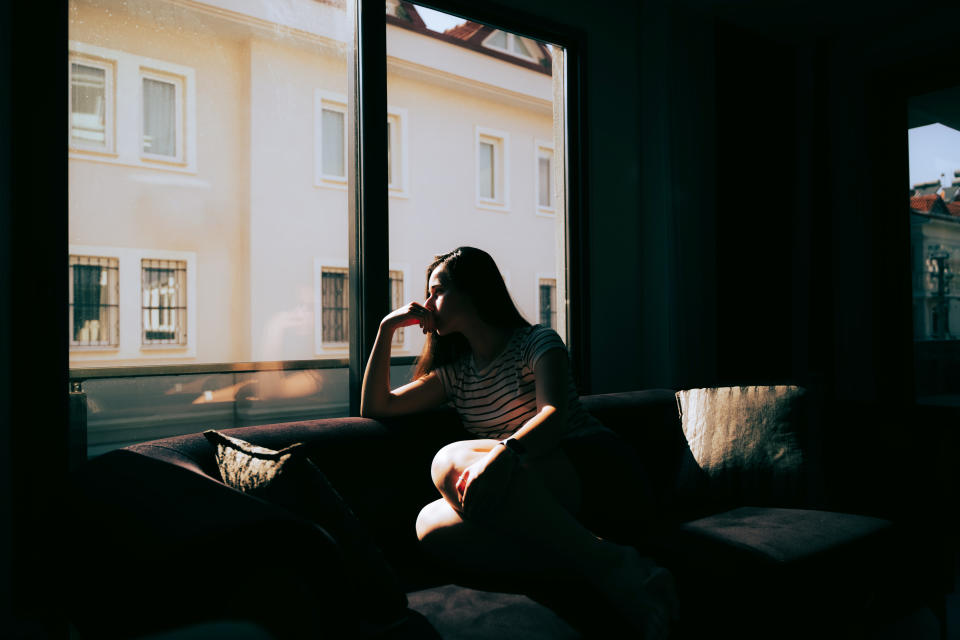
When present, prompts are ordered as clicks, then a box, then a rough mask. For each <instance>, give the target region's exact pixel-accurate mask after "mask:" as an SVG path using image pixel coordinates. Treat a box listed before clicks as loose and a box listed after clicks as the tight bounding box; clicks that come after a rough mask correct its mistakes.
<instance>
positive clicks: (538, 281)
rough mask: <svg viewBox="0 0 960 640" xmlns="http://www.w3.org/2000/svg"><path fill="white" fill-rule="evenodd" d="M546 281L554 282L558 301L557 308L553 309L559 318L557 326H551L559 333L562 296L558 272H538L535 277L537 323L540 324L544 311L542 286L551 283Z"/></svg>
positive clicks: (555, 297) (554, 293) (554, 291)
mask: <svg viewBox="0 0 960 640" xmlns="http://www.w3.org/2000/svg"><path fill="white" fill-rule="evenodd" d="M545 281H549V282H552V283H553V285H552V286H553V297H554V299H556V301H557V304H556V308H554V309H553V314H554V316H555V317H556V318H557V322H556V325H557V326H556V327H551V328H552V329H554V330H555V331H557V332H558V333H559V331H560V316H559V314H560V310H559V307H560V297H559V295H560V289H559V287H558V286H557V277H556V274H553V273H537V274H536V276H535V279H534V282H535V285H534V286H535V287H536V289H535V290H536V292H537V294H536V295H535V296H534V300H536V319H537V323H538V324H539V323H540V316H541V315H542V311H543V309H542V307H541V306H540V287H541V286H543V285H544V284H549V282H546V283H545ZM561 337H563V336H561Z"/></svg>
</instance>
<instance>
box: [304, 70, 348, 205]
mask: <svg viewBox="0 0 960 640" xmlns="http://www.w3.org/2000/svg"><path fill="white" fill-rule="evenodd" d="M313 104H314V107H313V114H314V120H313V141H314V151H313V184H314V186H317V187H328V188H335V189H347V184H348V182H349V176H350V163H349V160H348V158H349V151H350V149H349V148H350V122H349V118H348V115H347V114H348V113H349V109H348V107H349V105H348V101H347V96H345V95H343V94H341V93H334V92H332V91H325V90H323V89H315V90H314V92H313ZM324 109H326V110H327V111H336V112H338V113H341V114H343V150H342V151H343V172H344V175H342V176H338V175H336V174H332V173H325V172H324V170H323V111H324Z"/></svg>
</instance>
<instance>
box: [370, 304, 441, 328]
mask: <svg viewBox="0 0 960 640" xmlns="http://www.w3.org/2000/svg"><path fill="white" fill-rule="evenodd" d="M415 324H418V325H420V327H421V328H422V329H423V332H424V333H427V332H428V331H430V332H432V331H433V329H434V322H433V313H432V312H431V311H430V310H429V309H427V308H426V307H425V306H423V305H422V304H420V303H419V302H411V303H409V304H407V305H405V306H403V307H400V308H399V309H395V310H394V311H392V312H390V313H389V314H387V315H386V316H385V317H384V318H383V320H381V321H380V326H381V327H385V328H387V329H390V330H396V329H399V328H400V327H411V326H413V325H415Z"/></svg>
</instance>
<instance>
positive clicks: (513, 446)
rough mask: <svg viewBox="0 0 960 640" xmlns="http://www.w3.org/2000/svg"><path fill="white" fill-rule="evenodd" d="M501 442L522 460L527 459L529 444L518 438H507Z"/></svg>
mask: <svg viewBox="0 0 960 640" xmlns="http://www.w3.org/2000/svg"><path fill="white" fill-rule="evenodd" d="M500 444H502V445H503V446H505V447H506V448H507V451H509V452H510V453H512V454H513V455H515V456H517V459H519V460H520V462H523V461H524V460H526V459H527V455H528V454H529V452H528V451H527V445H525V444H523V443H522V442H520V441H519V440H517V439H516V438H507V439H506V440H501V441H500Z"/></svg>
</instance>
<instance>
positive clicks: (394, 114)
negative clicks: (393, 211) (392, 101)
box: [387, 107, 407, 196]
mask: <svg viewBox="0 0 960 640" xmlns="http://www.w3.org/2000/svg"><path fill="white" fill-rule="evenodd" d="M406 123H407V111H406V109H397V108H394V107H390V108H389V109H388V111H387V185H388V186H389V187H390V195H392V196H406V195H407V180H406V178H407V176H406V171H405V168H406V166H407V158H406V150H407V145H406V139H407V128H406Z"/></svg>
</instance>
